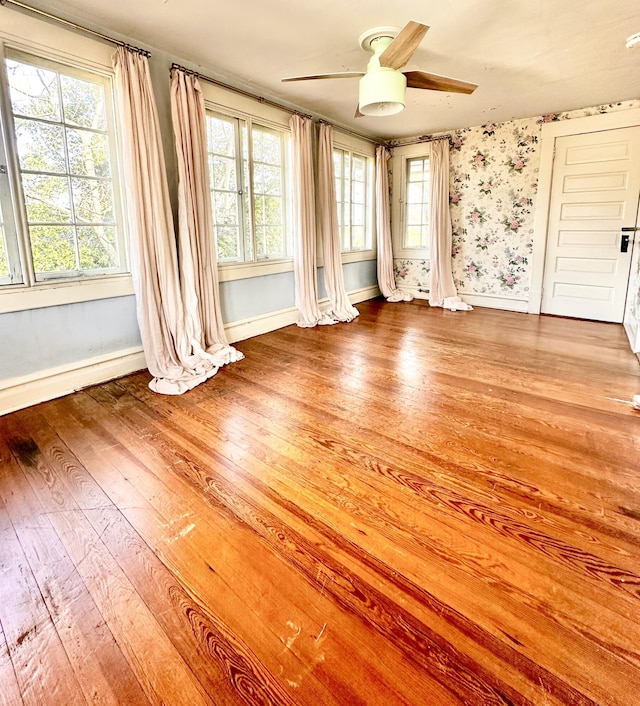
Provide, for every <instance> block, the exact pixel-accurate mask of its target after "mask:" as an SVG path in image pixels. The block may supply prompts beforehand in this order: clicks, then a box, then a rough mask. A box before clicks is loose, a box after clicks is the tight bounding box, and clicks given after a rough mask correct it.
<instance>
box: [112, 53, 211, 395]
mask: <svg viewBox="0 0 640 706" xmlns="http://www.w3.org/2000/svg"><path fill="white" fill-rule="evenodd" d="M113 64H114V69H115V79H116V96H117V102H118V110H119V113H120V122H121V127H122V140H123V154H124V172H125V185H126V190H127V196H128V198H127V216H128V225H129V236H130V252H131V272H132V276H133V282H134V288H135V292H136V304H137V312H138V324H139V326H140V333H141V336H142V345H143V348H144V353H145V357H146V360H147V365H148V367H149V371H150V372H151V374H152V375H153V380H152V381H151V382H150V383H149V387H151V389H152V390H154V391H156V392H162V393H164V394H182V393H183V392H185V391H186V390H189V389H191V388H192V387H195V386H196V385H198V384H199V383H200V382H203V381H204V380H206V379H207V378H209V377H211V375H213V374H214V373H215V372H216V371H217V368H216V367H215V366H214V365H213V363H212V362H211V361H210V360H208V359H206V358H204V357H202V356H199V355H197V354H194V353H193V351H192V348H191V345H190V343H189V340H188V337H187V335H186V331H185V317H184V310H183V304H182V296H181V291H180V280H179V273H178V258H177V252H176V240H175V233H174V229H173V219H172V214H171V207H170V204H169V191H168V187H167V177H166V169H165V161H164V155H163V152H162V138H161V135H160V126H159V122H158V113H157V109H156V104H155V99H154V96H153V89H152V86H151V77H150V72H149V62H148V61H147V58H146V57H145V56H143V55H141V54H139V53H136V52H131V51H129V50H128V49H125V48H123V47H119V48H118V49H117V50H116V53H115V55H114V58H113Z"/></svg>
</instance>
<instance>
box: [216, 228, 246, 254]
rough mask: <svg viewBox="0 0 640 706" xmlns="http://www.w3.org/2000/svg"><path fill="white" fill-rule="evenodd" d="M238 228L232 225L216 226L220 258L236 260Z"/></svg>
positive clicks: (238, 252)
mask: <svg viewBox="0 0 640 706" xmlns="http://www.w3.org/2000/svg"><path fill="white" fill-rule="evenodd" d="M238 236H239V230H238V228H237V227H233V226H218V227H217V228H216V238H217V244H218V257H219V258H220V260H237V259H238V258H239V257H240V247H239V237H238Z"/></svg>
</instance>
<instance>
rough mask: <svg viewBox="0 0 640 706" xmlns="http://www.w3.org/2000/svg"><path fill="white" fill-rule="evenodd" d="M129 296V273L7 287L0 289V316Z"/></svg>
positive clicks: (130, 288)
mask: <svg viewBox="0 0 640 706" xmlns="http://www.w3.org/2000/svg"><path fill="white" fill-rule="evenodd" d="M133 293H134V292H133V280H132V279H131V275H129V274H127V275H117V276H114V277H105V278H101V279H90V280H74V281H72V282H69V281H67V282H41V283H39V284H36V285H34V286H33V287H24V286H22V285H15V286H7V287H2V288H0V314H6V313H9V312H11V311H25V310H27V309H42V308H43V307H47V306H61V305H63V304H75V303H77V302H86V301H93V300H95V299H110V298H111V297H124V296H128V295H131V294H133Z"/></svg>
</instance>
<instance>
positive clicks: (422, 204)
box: [402, 157, 429, 249]
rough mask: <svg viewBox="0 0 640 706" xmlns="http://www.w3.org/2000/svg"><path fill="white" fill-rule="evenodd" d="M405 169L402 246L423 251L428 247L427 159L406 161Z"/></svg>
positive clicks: (420, 158) (418, 158)
mask: <svg viewBox="0 0 640 706" xmlns="http://www.w3.org/2000/svg"><path fill="white" fill-rule="evenodd" d="M406 169H407V173H406V177H405V178H406V184H407V193H406V199H405V204H404V208H405V217H404V229H403V234H402V236H403V246H404V248H405V249H414V248H415V249H424V248H427V247H429V158H428V157H414V158H413V159H407V161H406Z"/></svg>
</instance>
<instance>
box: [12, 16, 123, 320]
mask: <svg viewBox="0 0 640 706" xmlns="http://www.w3.org/2000/svg"><path fill="white" fill-rule="evenodd" d="M3 19H6V20H7V22H6V23H5V24H4V26H3V27H2V28H1V29H0V61H1V62H2V67H1V70H0V93H1V94H2V107H1V110H2V115H3V119H2V124H1V125H0V128H1V130H2V137H3V140H1V141H2V142H3V143H4V149H5V150H6V155H4V156H5V159H2V160H1V161H0V164H3V165H5V166H6V167H7V174H0V181H2V182H3V185H2V187H0V188H3V189H5V191H6V190H9V192H10V196H11V204H12V210H13V218H11V215H10V214H9V215H8V214H7V211H6V210H5V212H4V214H3V216H4V218H5V225H6V223H7V222H10V223H11V224H15V229H16V233H15V237H9V238H7V240H9V241H11V242H12V243H13V244H14V245H13V246H10V247H13V253H12V264H13V263H15V262H19V264H20V268H21V275H22V276H21V277H17V279H18V281H17V282H16V281H15V279H16V278H14V282H13V283H6V284H1V285H0V313H8V312H13V311H24V310H28V309H35V308H42V307H48V306H60V305H63V304H71V303H77V302H84V301H93V300H99V299H108V298H112V297H121V296H129V295H132V294H133V293H134V288H133V280H132V277H131V273H130V271H129V252H128V247H127V246H128V233H127V230H126V226H127V222H126V218H125V217H124V214H125V213H126V204H125V199H124V196H125V194H124V189H123V188H122V170H121V161H122V160H121V149H122V146H121V141H120V140H121V136H120V134H119V129H118V124H117V115H116V113H115V105H114V106H113V109H114V113H113V115H114V131H113V136H114V140H113V141H112V144H111V149H112V151H113V150H115V152H116V159H115V161H114V160H113V157H112V163H111V167H112V170H113V172H114V175H116V177H117V178H119V182H120V183H119V186H120V198H119V205H120V220H119V222H118V226H119V227H120V228H121V229H122V238H123V240H124V244H125V250H124V264H125V269H124V270H123V271H121V272H118V273H114V272H108V273H106V274H98V275H95V276H94V275H93V273H92V274H91V275H90V276H88V275H83V276H80V277H76V278H55V279H48V280H45V281H39V282H36V281H35V276H34V274H33V270H32V261H31V251H30V247H28V244H27V242H26V241H28V232H27V224H26V217H25V207H24V202H23V199H22V189H21V187H20V182H19V173H20V166H19V163H18V159H17V150H16V146H15V141H14V140H15V138H14V134H15V133H14V130H13V122H12V107H11V103H10V96H9V87H8V83H7V74H6V68H5V65H4V61H5V56H6V52H7V53H9V52H16V53H23V54H27V55H30V56H33V57H35V58H36V59H41V60H43V61H50V62H53V63H54V64H58V65H60V66H61V68H63V69H64V68H66V67H68V68H70V69H71V70H74V69H75V70H79V71H80V72H87V73H90V74H94V75H98V76H99V77H100V78H102V79H106V80H107V81H108V82H109V84H110V87H109V94H108V95H107V100H108V102H109V103H110V104H113V103H114V100H113V98H114V90H113V89H114V75H113V68H112V65H111V54H112V53H113V50H112V48H111V47H110V46H107V45H105V44H104V43H103V42H99V41H97V40H95V39H93V38H89V37H86V36H79V35H78V34H77V33H75V32H71V31H69V30H68V29H67V28H64V27H58V26H55V25H51V24H49V23H46V22H43V21H42V20H41V19H39V18H34V17H31V16H27V15H23V14H21V13H7V15H6V18H5V17H4V16H3ZM8 121H10V125H8V124H7V123H8ZM115 188H116V187H115V186H114V190H115ZM116 198H117V197H116ZM114 207H115V205H114ZM5 281H6V280H5Z"/></svg>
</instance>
